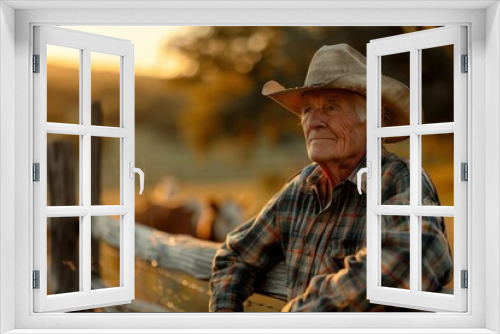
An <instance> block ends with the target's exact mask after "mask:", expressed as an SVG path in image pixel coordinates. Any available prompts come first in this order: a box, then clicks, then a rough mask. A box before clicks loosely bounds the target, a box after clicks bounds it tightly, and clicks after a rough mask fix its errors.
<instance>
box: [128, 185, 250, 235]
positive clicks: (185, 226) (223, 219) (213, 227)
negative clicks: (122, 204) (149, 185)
mask: <svg viewBox="0 0 500 334" xmlns="http://www.w3.org/2000/svg"><path fill="white" fill-rule="evenodd" d="M179 188H180V184H179V182H178V181H177V180H176V179H174V178H171V177H167V178H163V179H161V180H160V181H159V182H158V184H157V185H156V187H155V190H154V194H153V201H152V203H150V205H149V206H148V207H147V208H146V209H145V210H143V211H142V212H139V213H136V217H135V220H136V221H137V222H139V223H142V224H144V225H148V226H151V227H154V228H156V229H158V230H160V231H164V232H168V233H173V234H187V235H191V236H194V237H196V238H199V239H203V240H212V241H224V240H225V239H226V234H227V233H228V232H230V231H231V230H233V229H234V228H236V227H237V226H238V225H240V224H241V223H243V214H242V209H241V208H240V206H239V205H238V204H237V203H236V202H235V201H233V200H231V199H225V200H217V199H215V198H208V199H193V198H190V199H185V198H182V197H180V196H179Z"/></svg>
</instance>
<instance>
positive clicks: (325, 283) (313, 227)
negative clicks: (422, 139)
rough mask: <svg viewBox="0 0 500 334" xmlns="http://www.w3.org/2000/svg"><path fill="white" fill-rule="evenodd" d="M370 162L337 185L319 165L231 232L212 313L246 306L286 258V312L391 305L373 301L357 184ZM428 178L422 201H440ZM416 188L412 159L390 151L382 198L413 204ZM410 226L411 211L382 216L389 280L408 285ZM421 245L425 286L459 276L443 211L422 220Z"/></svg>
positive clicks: (216, 267) (219, 264)
mask: <svg viewBox="0 0 500 334" xmlns="http://www.w3.org/2000/svg"><path fill="white" fill-rule="evenodd" d="M365 165H366V162H365V159H363V161H361V162H360V163H359V164H358V166H357V167H356V168H355V170H354V171H353V172H352V173H351V175H350V176H349V177H348V178H347V179H346V180H344V181H343V182H341V183H340V184H338V185H336V186H335V187H334V188H333V189H330V188H328V182H327V179H326V177H325V175H324V174H323V172H322V171H321V169H320V168H319V166H318V165H317V164H315V163H313V164H311V165H309V166H307V167H306V168H304V169H303V170H302V172H301V173H300V174H299V175H297V176H296V177H295V178H293V179H292V180H291V181H290V182H288V183H287V184H286V185H285V186H284V187H283V189H282V190H281V191H280V192H279V193H278V194H276V195H275V196H274V197H273V198H272V199H271V200H270V201H269V202H268V203H267V205H266V206H265V207H264V208H263V209H262V211H261V212H260V214H259V215H258V216H256V217H255V218H254V219H252V220H250V221H249V222H247V223H246V224H243V225H242V226H241V227H239V228H237V229H236V230H234V231H232V232H231V233H229V234H228V236H227V239H226V243H225V244H224V245H223V246H222V247H221V249H219V250H218V251H217V253H216V255H215V258H214V262H213V270H212V277H211V280H210V289H211V299H210V305H209V308H210V311H217V310H220V309H230V310H233V311H243V302H244V301H245V300H246V299H247V298H248V297H249V296H250V295H251V294H252V293H253V292H254V285H255V283H256V280H258V278H259V277H260V276H261V273H262V272H263V271H265V270H266V269H268V268H270V267H271V266H273V265H275V264H276V263H277V262H279V261H283V260H284V261H286V270H287V276H286V279H285V282H286V289H287V294H288V304H287V305H286V306H285V307H284V309H283V311H316V312H317V311H385V310H389V308H387V307H384V306H381V305H376V304H370V303H369V301H368V300H367V299H366V194H365V192H363V194H362V195H359V193H358V192H357V188H356V173H357V172H358V170H359V169H360V168H363V167H365ZM422 180H423V185H422V194H423V203H424V204H427V205H439V199H438V197H437V193H436V190H435V188H434V186H433V184H432V182H431V180H430V179H429V177H428V176H427V174H425V173H423V175H422ZM409 188H410V176H409V162H408V161H406V160H403V159H401V158H399V157H398V156H397V155H395V154H393V153H390V152H388V151H386V150H385V149H384V153H383V158H382V203H383V204H385V205H408V204H409ZM364 189H366V187H364ZM328 193H330V194H331V195H330V196H327V194H328ZM409 225H410V222H409V217H402V216H383V217H382V233H381V235H382V240H381V243H382V286H389V287H398V288H405V289H409V276H410V275H409V272H410V270H409V257H410V254H409V252H410V232H409V230H410V226H409ZM422 249H423V258H422V271H423V274H422V275H423V277H422V287H423V290H424V291H439V290H441V289H442V287H443V285H445V284H446V283H447V282H448V281H450V279H451V274H452V258H451V254H450V250H449V245H448V240H447V237H446V233H445V227H444V221H443V219H442V218H441V217H424V218H423V219H422Z"/></svg>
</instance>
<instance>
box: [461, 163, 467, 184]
mask: <svg viewBox="0 0 500 334" xmlns="http://www.w3.org/2000/svg"><path fill="white" fill-rule="evenodd" d="M460 168H461V173H460V174H461V178H460V180H461V181H469V167H468V165H467V163H466V162H462V163H461V164H460Z"/></svg>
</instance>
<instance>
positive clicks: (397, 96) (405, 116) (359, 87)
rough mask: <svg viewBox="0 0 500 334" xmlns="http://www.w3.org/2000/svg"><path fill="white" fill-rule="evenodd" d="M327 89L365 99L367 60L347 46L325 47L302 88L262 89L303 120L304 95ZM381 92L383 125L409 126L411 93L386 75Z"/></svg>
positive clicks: (272, 86) (272, 83)
mask: <svg viewBox="0 0 500 334" xmlns="http://www.w3.org/2000/svg"><path fill="white" fill-rule="evenodd" d="M325 88H332V89H345V90H348V91H352V92H355V93H358V94H360V95H363V96H365V97H366V58H365V57H364V56H363V55H362V54H361V53H359V52H358V51H357V50H355V49H354V48H352V47H351V46H349V45H347V44H336V45H325V46H323V47H322V48H321V49H319V50H318V51H317V52H316V53H315V55H314V57H313V59H312V60H311V64H310V65H309V70H308V71H307V76H306V80H305V82H304V86H303V87H297V88H288V89H287V88H285V87H283V86H282V85H280V84H279V83H277V82H276V81H268V82H267V83H266V84H265V85H264V87H263V88H262V94H263V95H264V96H268V97H270V98H271V99H273V100H274V101H276V102H278V103H279V104H281V105H282V106H284V107H285V108H287V109H288V110H290V111H292V112H294V113H295V114H297V115H299V116H300V114H301V107H302V101H303V94H304V93H305V92H308V91H311V90H317V89H325ZM381 89H382V106H383V108H384V109H383V110H384V117H383V120H382V125H383V126H397V125H409V124H410V89H409V88H408V87H407V86H406V85H404V84H402V83H401V82H399V81H397V80H395V79H393V78H390V77H387V76H384V75H383V76H382V87H381ZM406 138H408V137H391V138H385V141H384V142H385V143H390V142H393V143H394V142H398V141H401V140H404V139H406Z"/></svg>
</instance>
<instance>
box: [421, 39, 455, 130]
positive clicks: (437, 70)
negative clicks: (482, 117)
mask: <svg viewBox="0 0 500 334" xmlns="http://www.w3.org/2000/svg"><path fill="white" fill-rule="evenodd" d="M421 58H422V108H423V120H422V124H429V123H442V122H453V119H454V118H453V98H454V96H453V69H454V66H455V65H454V62H453V45H446V46H440V47H437V48H431V49H423V50H421Z"/></svg>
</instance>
